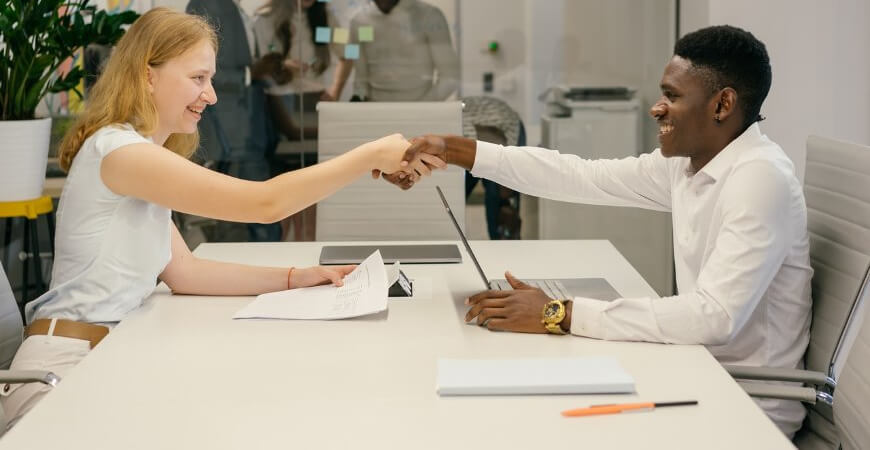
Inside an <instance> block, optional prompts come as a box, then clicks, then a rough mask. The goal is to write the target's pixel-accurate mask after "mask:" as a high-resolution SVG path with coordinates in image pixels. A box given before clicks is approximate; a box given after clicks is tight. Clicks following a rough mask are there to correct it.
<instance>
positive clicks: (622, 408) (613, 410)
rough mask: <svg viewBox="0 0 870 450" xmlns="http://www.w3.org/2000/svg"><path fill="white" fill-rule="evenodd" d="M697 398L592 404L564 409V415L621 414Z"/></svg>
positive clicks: (694, 403)
mask: <svg viewBox="0 0 870 450" xmlns="http://www.w3.org/2000/svg"><path fill="white" fill-rule="evenodd" d="M697 404H698V401H697V400H686V401H682V402H659V403H653V402H645V403H620V404H611V405H592V406H590V407H588V408H577V409H569V410H566V411H562V415H563V416H565V417H583V416H597V415H600V414H621V413H627V412H643V411H652V410H654V409H656V408H662V407H665V406H687V405H697Z"/></svg>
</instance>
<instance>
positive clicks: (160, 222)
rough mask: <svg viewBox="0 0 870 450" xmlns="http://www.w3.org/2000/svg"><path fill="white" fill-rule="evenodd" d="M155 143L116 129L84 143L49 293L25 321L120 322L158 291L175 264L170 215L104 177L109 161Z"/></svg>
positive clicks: (65, 201)
mask: <svg viewBox="0 0 870 450" xmlns="http://www.w3.org/2000/svg"><path fill="white" fill-rule="evenodd" d="M150 142H151V140H150V139H147V138H145V137H143V136H142V135H140V134H139V133H137V132H136V131H135V130H134V129H133V127H132V126H131V125H129V124H117V125H111V126H107V127H103V128H100V129H99V130H97V131H96V132H95V133H94V134H93V135H91V136H90V137H89V138H88V139H86V140H85V142H84V143H83V144H82V148H81V150H80V151H79V153H78V155H76V157H75V159H74V160H73V163H72V167H71V168H70V171H69V176H67V179H66V184H65V185H64V188H63V193H62V194H61V197H60V204H59V206H58V210H57V229H56V232H55V259H54V267H53V269H52V276H51V288H50V289H49V291H48V292H46V293H45V294H44V295H42V296H40V297H39V298H37V299H36V300H34V301H32V302H30V303H28V304H27V307H26V310H25V313H26V316H27V323H30V322H32V321H33V320H35V319H43V318H58V319H69V320H77V321H82V322H118V321H120V320H121V319H123V318H124V316H126V315H127V313H129V312H130V311H132V310H134V309H136V308H137V307H139V305H141V304H142V300H144V299H145V298H146V297H147V296H148V295H149V294H150V293H151V292H152V291H153V290H154V287H155V285H156V283H157V276H158V275H159V274H160V273H161V272H163V269H164V268H165V267H166V265H167V264H168V263H169V260H170V258H171V255H170V239H171V226H172V222H171V215H170V214H171V211H170V210H169V209H168V208H164V207H162V206H159V205H155V204H153V203H149V202H146V201H144V200H140V199H138V198H134V197H127V196H122V195H118V194H115V193H114V192H112V191H111V190H109V188H108V187H106V185H105V184H103V181H102V179H101V178H100V165H101V163H102V161H103V158H104V157H105V156H106V155H108V154H109V153H111V152H112V151H114V150H116V149H117V148H119V147H123V146H125V145H130V144H137V143H150Z"/></svg>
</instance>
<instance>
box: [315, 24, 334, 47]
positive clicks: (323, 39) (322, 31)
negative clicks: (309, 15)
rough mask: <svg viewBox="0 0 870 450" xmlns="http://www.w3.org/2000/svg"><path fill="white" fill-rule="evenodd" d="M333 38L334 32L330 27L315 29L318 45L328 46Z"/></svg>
mask: <svg viewBox="0 0 870 450" xmlns="http://www.w3.org/2000/svg"><path fill="white" fill-rule="evenodd" d="M331 37H332V30H330V29H329V27H317V28H315V29H314V42H317V43H318V44H328V43H329V40H330V38H331Z"/></svg>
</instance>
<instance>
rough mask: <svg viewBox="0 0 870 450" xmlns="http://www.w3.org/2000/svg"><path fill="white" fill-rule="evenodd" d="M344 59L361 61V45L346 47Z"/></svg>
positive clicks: (348, 45)
mask: <svg viewBox="0 0 870 450" xmlns="http://www.w3.org/2000/svg"><path fill="white" fill-rule="evenodd" d="M344 59H359V44H347V45H345V46H344Z"/></svg>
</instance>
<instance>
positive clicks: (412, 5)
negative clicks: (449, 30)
mask: <svg viewBox="0 0 870 450" xmlns="http://www.w3.org/2000/svg"><path fill="white" fill-rule="evenodd" d="M403 1H408V0H403ZM408 3H409V4H408V9H409V10H410V11H411V12H412V13H413V14H417V15H422V16H425V17H432V16H441V17H444V12H443V11H441V8H439V7H437V6H435V5H432V4H429V3H426V2H422V1H418V0H412V1H411V2H408Z"/></svg>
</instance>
